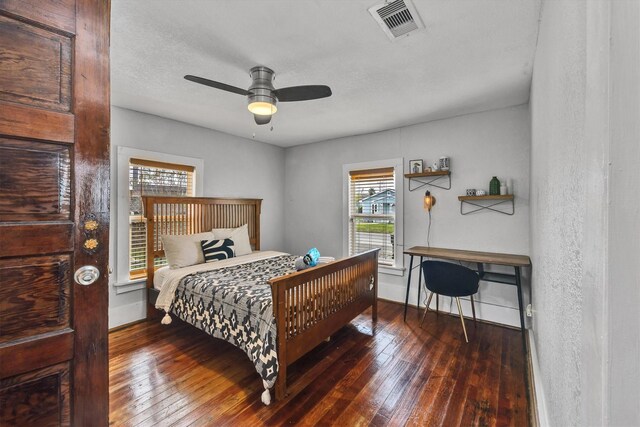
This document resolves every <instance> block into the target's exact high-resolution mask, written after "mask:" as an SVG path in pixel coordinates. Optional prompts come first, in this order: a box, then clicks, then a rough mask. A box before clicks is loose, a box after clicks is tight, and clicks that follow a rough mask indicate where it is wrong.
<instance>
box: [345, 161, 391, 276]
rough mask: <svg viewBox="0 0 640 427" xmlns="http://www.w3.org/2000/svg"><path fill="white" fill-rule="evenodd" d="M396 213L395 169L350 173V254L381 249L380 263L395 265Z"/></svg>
mask: <svg viewBox="0 0 640 427" xmlns="http://www.w3.org/2000/svg"><path fill="white" fill-rule="evenodd" d="M395 213H396V194H395V179H394V174H393V168H385V169H372V170H360V171H357V172H352V173H350V174H349V254H350V255H353V254H357V253H360V252H364V251H366V250H369V249H373V248H380V256H379V261H380V263H382V264H390V265H393V264H394V258H395V250H394V249H395Z"/></svg>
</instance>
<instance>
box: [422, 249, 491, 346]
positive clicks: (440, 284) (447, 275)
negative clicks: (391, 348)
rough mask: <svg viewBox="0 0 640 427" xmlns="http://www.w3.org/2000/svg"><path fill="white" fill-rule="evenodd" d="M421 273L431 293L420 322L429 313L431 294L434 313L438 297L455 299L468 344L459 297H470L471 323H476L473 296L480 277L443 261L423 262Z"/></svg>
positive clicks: (459, 266)
mask: <svg viewBox="0 0 640 427" xmlns="http://www.w3.org/2000/svg"><path fill="white" fill-rule="evenodd" d="M422 271H423V272H424V279H425V285H426V286H427V289H428V290H430V291H431V295H429V299H428V301H427V307H426V308H425V309H424V315H423V316H422V322H420V327H422V324H423V323H424V318H425V317H426V316H427V311H429V304H431V298H432V297H433V294H436V313H437V312H438V296H439V295H444V296H448V297H455V299H456V302H457V303H458V314H460V321H461V322H462V330H463V331H464V339H465V341H466V342H469V338H468V337H467V328H466V327H465V326H464V317H462V307H461V306H460V297H465V296H469V297H471V310H472V311H473V321H474V322H476V308H475V305H474V302H473V295H474V294H475V293H477V292H478V282H480V277H479V276H478V275H477V274H476V272H475V271H473V270H471V269H469V268H467V267H464V266H462V265H458V264H452V263H450V262H443V261H424V262H423V263H422Z"/></svg>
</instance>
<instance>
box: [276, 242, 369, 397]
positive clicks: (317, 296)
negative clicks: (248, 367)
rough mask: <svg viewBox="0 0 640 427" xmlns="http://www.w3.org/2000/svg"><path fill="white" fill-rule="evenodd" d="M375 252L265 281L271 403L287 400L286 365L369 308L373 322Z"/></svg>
mask: <svg viewBox="0 0 640 427" xmlns="http://www.w3.org/2000/svg"><path fill="white" fill-rule="evenodd" d="M378 251H379V249H373V250H370V251H368V252H364V253H362V254H360V255H355V256H352V257H349V258H345V259H342V260H339V261H335V262H332V263H329V264H325V265H320V266H318V267H314V268H311V269H308V270H303V271H300V272H297V273H294V274H291V275H288V276H283V277H278V278H276V279H273V280H271V281H270V284H271V293H272V295H273V310H274V315H275V317H276V321H277V327H278V337H277V347H278V349H277V351H278V363H279V365H280V366H279V371H278V379H277V381H276V385H275V392H276V399H278V400H280V399H283V398H284V397H285V396H286V391H287V383H286V378H287V367H288V366H289V365H291V364H292V363H293V362H295V361H296V360H298V359H299V358H300V357H301V356H303V355H304V354H305V353H307V352H308V351H309V350H311V349H313V348H314V347H316V346H317V345H318V344H320V343H321V342H322V341H324V340H325V339H326V338H328V337H329V336H331V335H332V334H333V333H335V332H336V331H337V330H338V329H340V328H342V327H343V326H344V325H346V324H347V323H349V322H350V321H351V320H353V319H354V318H355V317H356V316H358V315H359V314H360V313H362V312H363V311H364V310H366V309H367V308H368V307H372V320H374V321H375V320H376V319H377V296H378Z"/></svg>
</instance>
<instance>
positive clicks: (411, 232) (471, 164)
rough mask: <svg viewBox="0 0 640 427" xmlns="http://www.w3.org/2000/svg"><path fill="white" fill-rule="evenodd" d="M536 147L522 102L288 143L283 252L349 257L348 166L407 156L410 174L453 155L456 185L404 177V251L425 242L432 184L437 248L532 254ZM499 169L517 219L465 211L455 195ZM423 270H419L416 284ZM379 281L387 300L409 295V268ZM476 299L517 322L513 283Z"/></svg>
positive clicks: (482, 312) (483, 313)
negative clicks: (532, 150) (412, 165)
mask: <svg viewBox="0 0 640 427" xmlns="http://www.w3.org/2000/svg"><path fill="white" fill-rule="evenodd" d="M529 147H530V122H529V112H528V108H527V106H518V107H512V108H507V109H501V110H496V111H489V112H484V113H478V114H470V115H465V116H461V117H455V118H451V119H446V120H438V121H433V122H429V123H423V124H419V125H414V126H408V127H403V128H399V129H393V130H388V131H384V132H379V133H374V134H367V135H359V136H354V137H348V138H341V139H335V140H331V141H324V142H319V143H314V144H310V145H301V146H297V147H292V148H288V149H287V150H286V151H285V159H286V160H285V168H286V181H285V206H286V208H285V223H286V227H285V249H286V250H287V251H289V252H291V253H296V254H302V253H304V252H306V251H307V250H308V249H309V248H310V247H313V246H316V247H317V248H318V249H319V250H320V252H321V253H322V254H325V255H331V256H342V255H343V254H342V239H343V234H342V233H343V224H342V222H343V221H342V218H343V215H342V191H343V185H342V184H343V183H342V165H343V164H348V163H357V162H366V161H374V160H383V159H392V158H397V157H403V158H404V164H405V172H406V171H408V163H409V160H412V159H425V160H426V161H427V164H430V163H432V162H433V161H434V160H435V159H437V158H438V157H440V156H445V155H446V156H449V157H450V158H451V170H452V188H451V190H448V191H447V190H442V189H438V188H433V187H425V188H422V189H420V190H416V191H413V192H409V190H408V182H407V180H406V179H405V180H404V181H405V182H404V245H405V247H406V248H409V247H411V246H414V245H426V234H427V217H426V214H425V212H424V211H423V208H422V198H423V196H424V190H425V189H426V188H429V189H430V190H431V191H432V193H433V194H434V195H435V197H436V198H437V204H436V206H435V207H434V208H433V210H432V216H433V224H432V227H431V239H430V240H431V245H432V246H440V247H449V248H461V249H470V250H479V251H493V252H508V253H517V254H528V252H529V236H528V229H529ZM493 175H497V176H498V177H499V178H501V179H502V178H510V179H511V180H512V182H513V183H514V189H515V194H516V202H515V203H516V206H515V215H513V216H507V215H501V214H498V213H493V212H487V211H485V212H481V213H475V214H471V215H467V216H462V215H460V202H459V201H458V199H457V197H458V196H459V195H463V194H464V192H465V189H467V188H484V189H486V190H487V191H488V187H489V180H490V179H491V177H492V176H493ZM344 225H346V224H344ZM405 267H408V260H406V261H405ZM415 272H416V273H417V271H415ZM417 276H418V275H417V274H414V277H415V283H417V279H418V277H417ZM380 282H381V283H380V296H381V297H382V298H387V299H392V300H396V301H404V291H405V289H406V273H405V276H403V277H398V276H391V275H382V274H381V277H380ZM415 283H414V284H413V285H412V290H413V295H412V296H411V299H410V301H411V302H412V303H413V304H415V301H416V296H415V294H416V289H417V286H416V284H415ZM423 294H424V293H423ZM477 300H479V301H480V302H481V304H479V306H480V307H479V316H480V317H481V318H484V319H488V320H494V321H499V322H503V323H507V324H512V325H519V320H518V311H517V307H518V304H517V297H516V292H515V288H514V287H512V286H508V285H501V284H495V283H489V284H487V283H485V282H481V288H480V295H479V298H478V299H477ZM467 309H468V307H467ZM454 310H455V309H454Z"/></svg>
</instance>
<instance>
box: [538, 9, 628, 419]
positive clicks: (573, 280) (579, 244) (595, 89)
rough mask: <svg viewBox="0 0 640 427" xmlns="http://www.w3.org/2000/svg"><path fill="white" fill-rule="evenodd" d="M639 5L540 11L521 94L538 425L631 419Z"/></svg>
mask: <svg viewBox="0 0 640 427" xmlns="http://www.w3.org/2000/svg"><path fill="white" fill-rule="evenodd" d="M639 9H640V8H639V7H638V2H637V1H635V0H630V1H626V0H620V1H612V2H609V1H590V2H577V1H571V0H565V1H547V2H545V3H544V5H543V9H542V15H541V25H540V32H539V40H538V47H537V52H536V57H535V62H534V70H533V81H532V90H531V117H532V118H531V126H532V148H531V256H532V261H533V276H532V286H533V289H534V293H533V308H534V317H533V325H532V331H531V332H532V334H533V341H534V343H535V348H536V351H537V360H538V363H539V366H538V368H539V369H537V372H536V377H537V378H536V380H537V381H536V382H538V381H539V382H540V384H541V385H542V389H543V390H542V391H543V393H542V394H540V395H538V399H539V403H540V404H541V406H542V407H544V408H545V413H546V416H543V419H542V420H541V421H542V424H543V425H546V424H547V423H549V424H550V425H563V426H564V425H566V426H569V425H637V423H638V420H639V419H640V403H639V402H640V400H638V396H639V395H640V358H639V356H638V354H639V350H640V349H639V346H640V332H638V331H639V329H640V328H639V326H640V325H639V322H638V317H637V307H638V305H639V304H640V290H639V289H640V288H639V286H638V284H639V283H640V274H639V273H638V269H637V265H636V264H637V263H638V253H640V247H639V245H640V243H639V242H640V226H639V223H638V220H637V218H638V214H639V213H640V212H639V209H638V206H639V204H638V202H637V199H635V200H633V196H632V195H634V194H638V192H639V191H640V176H639V173H638V167H637V165H638V163H639V162H640V149H639V146H640V144H639V142H638V141H640V131H639V125H638V120H639V118H640V108H639V97H640V90H639V88H640V73H639V69H640V66H639V61H640V49H639V47H640V33H639V30H638V28H639V27H640V11H639ZM538 391H541V390H538Z"/></svg>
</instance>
